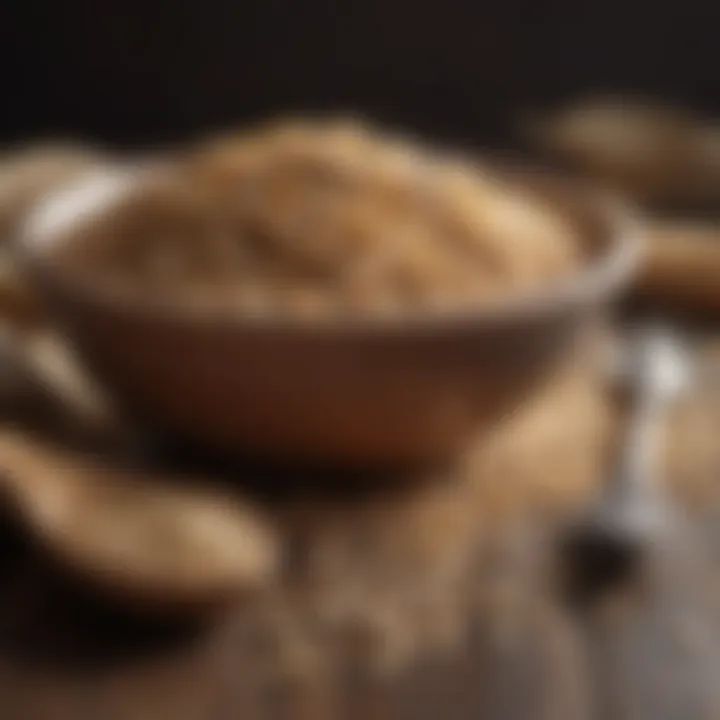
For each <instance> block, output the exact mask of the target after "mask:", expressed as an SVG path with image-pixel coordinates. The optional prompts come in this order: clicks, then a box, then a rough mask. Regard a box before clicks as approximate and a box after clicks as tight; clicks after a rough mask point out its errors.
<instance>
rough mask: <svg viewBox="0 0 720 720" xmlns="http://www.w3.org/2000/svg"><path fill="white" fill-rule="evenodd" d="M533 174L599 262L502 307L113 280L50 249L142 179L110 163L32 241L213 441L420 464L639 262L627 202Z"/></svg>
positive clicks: (169, 408) (157, 407) (531, 180)
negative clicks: (417, 309)
mask: <svg viewBox="0 0 720 720" xmlns="http://www.w3.org/2000/svg"><path fill="white" fill-rule="evenodd" d="M521 179H522V181H523V182H525V183H526V184H527V187H528V188H529V189H531V190H532V191H533V192H537V193H540V194H542V195H543V196H544V197H546V198H547V199H548V201H549V202H552V203H554V204H556V205H557V207H558V209H560V210H561V211H562V212H566V213H570V215H571V217H572V218H573V219H574V220H575V221H576V222H577V224H578V228H580V229H581V232H580V233H579V238H580V241H581V242H582V243H583V244H584V250H585V251H586V252H587V263H586V264H585V265H584V266H583V267H581V268H580V269H578V270H577V272H575V273H574V274H572V275H570V276H568V277H566V278H565V279H564V280H563V281H562V282H559V283H557V282H556V283H555V284H553V285H552V286H549V287H545V288H542V289H540V290H538V291H537V292H535V293H531V294H528V295H525V296H522V297H520V296H512V297H508V298H507V301H505V302H503V303H501V304H499V305H494V306H493V307H477V308H476V309H472V310H464V311H462V312H454V313H447V312H446V313H444V314H442V315H440V314H438V315H433V316H429V315H428V316H414V317H411V318H407V319H403V320H402V321H400V320H388V319H379V318H378V319H373V318H361V319H353V320H347V321H343V322H339V321H338V322H336V323H323V324H316V325H312V324H308V323H307V322H303V323H301V322H296V323H295V322H291V321H289V320H279V319H274V320H273V319H258V318H249V317H245V316H242V315H240V314H237V315H232V316H228V315H227V314H224V315H221V314H220V313H214V312H212V311H210V310H208V309H207V308H205V309H200V308H198V310H197V311H196V312H194V311H188V310H180V309H179V308H177V307H169V306H161V305H158V304H149V303H148V302H147V301H144V300H142V298H140V297H138V298H137V300H135V299H134V298H132V299H131V298H127V297H123V298H120V297H118V296H117V295H113V294H112V293H111V292H110V291H108V290H107V288H105V287H104V286H103V284H102V281H101V280H100V279H98V281H97V282H88V281H80V280H79V278H77V277H75V276H74V275H73V274H72V272H70V271H69V270H68V268H66V267H63V266H61V265H60V263H59V262H57V261H55V260H54V258H53V253H52V252H47V250H48V249H49V248H50V247H51V246H52V245H53V243H55V242H58V241H59V240H60V239H61V238H67V236H68V231H69V232H70V234H72V229H73V228H74V227H78V228H79V227H80V226H81V224H82V220H83V218H84V217H86V216H88V215H89V214H94V213H98V212H102V211H104V210H106V209H108V208H109V207H110V206H111V205H112V204H113V203H114V202H116V201H117V200H118V199H119V198H120V197H122V196H123V193H125V192H126V191H127V190H128V188H131V187H134V186H135V185H136V183H137V182H138V170H136V169H116V170H115V171H113V172H104V173H103V174H102V175H98V176H97V177H95V178H94V180H88V181H85V182H83V183H80V184H78V185H77V186H75V187H73V188H69V189H66V190H65V191H63V192H61V193H58V194H57V195H55V196H54V197H52V198H49V199H48V200H47V202H46V203H44V204H43V205H42V206H41V207H39V208H38V209H37V211H36V212H35V213H34V214H33V216H32V217H31V218H30V221H29V222H28V224H27V226H26V228H25V232H24V233H23V238H22V248H23V256H24V258H25V261H26V263H27V266H28V269H29V270H30V272H31V273H32V276H33V277H34V278H35V280H36V281H37V284H38V287H39V288H40V290H41V292H42V293H43V294H44V296H45V297H46V299H47V300H48V304H49V306H50V307H52V308H54V310H55V311H56V312H57V315H58V318H59V320H60V321H61V322H62V323H63V325H64V327H65V328H66V329H67V332H68V334H69V336H70V338H71V339H72V340H73V341H74V343H75V345H76V347H77V348H78V349H79V351H80V353H81V355H82V357H83V358H84V359H85V360H86V361H87V363H88V366H89V367H90V368H91V369H92V370H93V371H94V372H95V373H96V374H97V375H98V377H99V378H100V379H102V380H103V381H104V382H105V383H106V384H107V386H108V387H109V388H110V389H111V390H112V391H114V394H115V396H116V397H117V398H118V399H119V400H120V402H121V403H122V404H123V405H124V406H125V407H126V408H127V410H128V411H129V412H131V413H134V414H135V416H136V417H138V418H143V421H146V422H149V423H150V424H151V425H152V426H156V427H158V428H160V429H162V430H163V431H169V432H170V433H172V434H173V435H174V436H175V437H178V438H185V439H188V440H190V441H192V442H194V443H199V444H201V445H202V446H205V447H206V448H209V449H217V450H223V451H230V452H233V453H247V452H250V453H251V454H253V455H260V456H269V457H271V458H274V459H281V460H290V461H292V462H300V461H302V462H309V463H312V464H314V463H321V464H326V465H340V466H354V467H355V466H361V467H366V466H367V467H375V466H395V465H415V464H418V463H426V462H431V461H437V460H438V459H441V458H445V457H448V456H451V455H452V454H454V453H457V452H459V451H461V450H462V449H463V448H464V447H465V446H466V444H467V443H468V442H469V441H470V439H472V438H477V435H478V433H481V432H482V431H483V430H484V429H486V428H488V427H490V426H492V425H494V424H496V423H497V422H498V420H499V419H500V418H501V417H503V416H504V415H506V414H507V413H509V412H511V411H512V410H513V409H515V408H516V407H517V406H518V405H519V404H520V403H522V402H523V400H525V399H526V398H528V396H529V395H531V394H532V393H533V392H534V391H536V390H538V389H539V386H540V385H541V384H542V383H543V382H544V381H545V379H546V378H548V376H549V375H550V374H551V373H552V372H553V370H554V369H555V368H557V367H558V366H559V365H560V364H562V363H563V362H566V361H567V359H568V357H569V355H570V353H571V351H572V348H573V346H574V345H576V343H575V341H576V339H577V338H578V336H579V335H580V334H581V331H582V330H583V329H584V328H586V327H587V326H588V325H589V324H590V323H591V322H592V319H593V317H594V316H595V315H596V313H597V311H598V310H599V309H600V308H601V307H602V306H604V305H605V304H607V303H608V302H609V301H611V300H612V299H613V298H614V297H615V296H616V295H617V294H618V293H619V291H621V290H622V289H623V288H624V286H625V285H626V283H627V282H628V281H629V279H630V277H631V275H632V273H633V271H634V269H635V267H636V265H637V255H638V253H637V250H638V246H637V242H636V236H635V234H634V232H633V228H632V223H630V222H629V221H628V218H627V215H626V214H625V213H624V212H622V211H621V210H619V209H618V208H617V207H616V206H615V205H613V204H612V203H609V202H605V201H603V200H601V199H600V198H598V197H597V196H594V195H592V194H590V193H586V192H585V191H583V190H581V189H579V188H577V187H568V186H565V185H564V184H563V183H561V182H558V181H552V180H550V179H548V178H547V177H546V176H544V175H541V174H536V173H534V172H529V171H527V172H522V173H521Z"/></svg>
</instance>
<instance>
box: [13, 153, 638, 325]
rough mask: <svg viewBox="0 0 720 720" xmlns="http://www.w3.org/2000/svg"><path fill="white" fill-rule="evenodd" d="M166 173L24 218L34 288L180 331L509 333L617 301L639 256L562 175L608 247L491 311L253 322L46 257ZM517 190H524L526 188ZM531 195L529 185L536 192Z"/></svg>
mask: <svg viewBox="0 0 720 720" xmlns="http://www.w3.org/2000/svg"><path fill="white" fill-rule="evenodd" d="M165 167H167V163H164V162H160V163H158V162H154V163H142V162H141V163H137V162H135V163H127V162H126V163H122V162H118V163H116V164H114V165H108V166H106V167H104V168H102V169H101V170H94V171H91V172H88V173H86V174H84V175H83V176H82V177H80V178H79V179H76V180H75V181H74V182H71V183H69V184H67V185H64V186H63V187H61V188H59V189H55V190H54V191H52V192H51V193H49V194H47V195H45V196H44V197H43V198H42V199H41V200H40V201H39V202H37V203H36V204H35V205H34V207H33V209H32V210H31V211H30V212H29V213H28V216H27V217H26V219H25V221H24V223H23V224H22V226H21V228H20V231H19V233H18V236H17V238H16V245H15V249H16V252H17V255H18V259H19V260H20V262H21V263H22V264H23V265H24V266H25V267H26V268H27V269H28V271H29V273H30V275H31V277H33V278H34V279H35V280H37V282H38V285H39V290H40V292H41V293H43V292H44V291H46V290H51V291H53V294H52V296H53V297H57V292H58V291H59V292H61V293H62V294H63V295H64V296H65V297H73V298H74V299H76V300H78V301H82V302H84V303H90V304H92V305H94V306H96V307H101V306H102V307H104V308H105V309H106V310H109V311H110V310H111V311H114V312H121V313H124V314H126V315H134V316H136V317H138V316H142V317H143V318H145V319H151V318H152V319H156V320H158V321H162V322H166V323H167V322H171V323H175V324H182V325H202V326H206V327H217V326H222V327H228V328H232V327H236V328H242V329H245V330H249V329H254V330H267V331H271V330H273V331H278V330H282V331H290V332H298V333H313V334H319V333H328V334H330V333H334V334H336V333H352V332H356V331H362V332H371V333H375V332H388V331H391V332H396V333H397V332H398V331H410V330H412V331H419V332H425V331H431V332H436V331H440V330H443V329H451V328H455V329H459V328H462V327H476V326H477V325H498V324H513V323H514V322H518V321H523V320H528V319H531V318H540V317H547V316H548V315H550V316H552V315H555V314H559V313H562V312H563V311H565V310H567V309H569V308H573V307H577V306H582V305H584V304H593V303H596V302H600V301H602V300H603V298H605V297H607V298H612V297H613V296H614V295H615V293H616V292H618V291H619V290H621V289H622V288H623V287H624V286H625V285H626V284H627V283H628V282H629V281H630V279H631V277H632V275H633V274H634V272H635V271H636V270H637V268H638V266H639V262H640V258H641V257H642V251H643V245H644V243H643V242H642V239H643V235H642V233H641V230H640V223H639V222H638V221H637V220H636V214H635V213H634V212H633V211H632V209H631V207H630V206H629V205H628V204H627V203H626V202H624V201H622V200H620V199H619V198H618V197H617V196H614V195H613V194H611V193H608V192H607V191H603V190H599V189H597V188H593V187H592V186H589V185H585V184H583V183H579V182H576V181H575V180H573V181H572V182H570V181H568V179H567V178H565V179H563V177H562V176H561V175H560V176H558V175H557V174H552V173H551V174H550V175H548V174H547V173H543V175H542V177H543V180H544V181H545V183H546V184H547V181H548V180H550V184H551V185H552V186H554V187H555V189H557V190H559V191H562V192H563V193H564V194H565V195H566V196H572V197H574V198H575V199H581V200H584V201H585V203H586V204H587V205H588V207H590V208H591V210H592V212H593V214H594V215H595V216H596V218H597V219H599V220H600V221H601V224H602V228H603V234H605V235H606V242H605V243H603V245H604V247H603V248H602V250H601V251H600V252H599V253H598V255H597V257H593V258H591V259H590V260H589V261H588V262H587V263H585V264H583V265H582V266H581V267H580V268H578V269H577V270H574V271H572V272H570V273H568V274H567V275H566V276H564V277H562V278H560V279H556V280H554V281H552V283H550V284H547V285H540V286H539V287H537V288H533V289H531V290H528V291H524V292H520V293H517V292H514V293H511V294H508V295H507V296H502V297H501V298H499V299H498V300H496V301H493V302H490V303H488V302H487V301H485V302H483V301H480V302H479V303H478V304H475V303H468V304H464V305H462V306H461V307H452V306H450V307H444V308H438V309H435V310H428V309H423V311H422V312H413V311H412V310H411V311H409V312H408V313H406V314H405V313H401V314H397V315H395V314H393V315H373V314H370V313H368V314H357V315H354V314H347V315H338V316H331V317H327V318H322V319H320V320H312V319H306V318H302V317H293V316H291V315H270V314H268V315H263V314H258V315H253V314H249V313H242V312H237V311H234V310H232V309H228V308H217V307H213V306H212V305H209V304H208V305H205V304H202V305H181V304H177V303H174V302H172V301H159V300H157V299H153V300H148V299H147V298H143V297H142V296H141V295H138V296H134V295H133V294H132V293H125V292H118V291H117V290H116V289H113V288H111V287H110V286H108V285H103V283H102V282H93V281H92V280H90V279H89V277H88V275H86V274H85V273H78V272H73V271H72V269H71V268H68V267H67V266H65V265H63V263H62V262H56V261H54V258H53V254H52V253H51V252H48V251H47V249H48V248H49V247H52V245H53V243H56V242H58V241H60V240H63V239H65V241H67V237H68V235H69V233H71V232H72V230H73V228H74V227H81V226H82V222H83V221H85V220H87V219H90V218H92V217H97V215H98V214H101V213H102V212H106V211H107V210H108V209H110V208H111V207H112V206H113V203H115V202H119V201H120V200H122V199H123V197H124V193H127V192H130V191H131V190H133V189H134V188H136V187H137V182H138V181H139V180H140V181H142V180H143V179H144V177H146V176H148V177H151V176H152V175H153V174H154V173H155V172H157V171H158V170H161V171H162V169H163V168H165ZM512 170H513V174H515V175H518V176H519V177H520V178H523V176H524V177H525V178H526V181H525V182H527V178H532V177H533V175H537V173H538V169H537V168H536V167H535V168H534V167H533V166H525V167H522V166H520V168H519V170H520V172H519V173H518V172H517V170H518V168H513V169H512ZM519 182H520V183H521V184H522V182H523V180H522V179H520V180H519ZM529 186H532V183H530V185H529Z"/></svg>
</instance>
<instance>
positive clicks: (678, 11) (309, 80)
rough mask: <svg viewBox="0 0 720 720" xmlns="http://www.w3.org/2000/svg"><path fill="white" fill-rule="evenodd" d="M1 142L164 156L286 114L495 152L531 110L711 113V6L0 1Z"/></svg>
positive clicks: (718, 12)
mask: <svg viewBox="0 0 720 720" xmlns="http://www.w3.org/2000/svg"><path fill="white" fill-rule="evenodd" d="M0 5H1V6H2V11H1V13H2V16H3V18H2V22H0V60H1V61H2V64H1V65H0V68H1V70H0V73H1V74H2V85H3V87H4V88H5V89H6V92H5V97H6V101H5V103H4V106H3V107H2V112H1V113H0V115H1V117H0V139H3V140H5V141H14V140H17V139H20V138H26V137H32V136H37V135H50V134H63V135H80V136H85V137H90V138H94V139H99V140H103V141H107V142H111V143H115V144H123V145H128V144H129V145H136V144H144V143H154V142H158V141H160V142H162V141H172V140H175V139H180V138H183V137H186V136H188V135H194V134H197V133H199V132H203V131H206V130H209V129H213V128H218V127H222V126H227V125H232V124H233V123H236V122H241V121H244V120H247V119H253V118H257V117H260V116H263V115H267V114H271V113H274V112H277V111H281V110H287V109H306V110H308V109H326V108H339V109H347V110H357V111H361V112H364V113H367V114H370V115H373V116H377V117H379V118H380V119H383V120H388V121H391V122H393V123H396V124H399V125H403V126H409V127H413V128H416V129H419V130H421V131H424V132H427V133H431V134H434V135H437V136H441V137H451V138H453V139H455V140H464V139H470V140H474V141H480V142H493V143H504V142H507V141H508V140H509V136H510V132H509V128H510V126H511V120H512V119H513V118H515V117H517V115H518V114H519V113H522V112H524V111H525V110H528V109H534V108H538V107H543V106H546V105H548V104H552V103H554V102H556V101H559V100H563V99H567V98H572V97H575V96H577V95H578V94H580V95H582V94H586V93H588V92H603V91H615V92H623V91H624V92H636V93H641V94H642V95H649V96H651V97H658V98H661V99H662V98H664V99H670V100H674V101H676V102H680V103H683V104H687V105H690V106H693V107H695V108H697V109H700V110H703V111H706V112H709V113H714V112H716V111H718V110H720V92H719V90H720V81H719V80H718V75H720V70H719V69H718V66H719V65H720V63H718V60H719V59H720V50H718V43H719V38H718V35H719V34H720V3H718V2H716V1H714V0H708V1H707V2H704V3H700V2H696V1H691V2H687V1H686V2H682V3H675V2H667V3H666V4H662V3H661V2H659V0H658V1H656V2H647V1H640V0H634V1H633V2H625V3H623V2H617V1H615V0H608V1H607V2H590V3H589V2H582V1H581V0H574V1H570V0H564V1H563V2H558V1H555V2H542V0H526V2H517V1H515V2H502V0H497V1H496V2H483V1H482V0H435V1H433V2H421V1H420V0H416V1H415V2H413V1H412V0H387V1H385V2H383V1H382V0H364V1H363V2H356V1H355V0H352V1H346V2H343V1H342V0H335V2H331V1H330V0H324V1H321V0H295V1H294V2H291V1H290V0H252V1H249V0H245V1H244V0H174V1H173V2H170V1H169V0H160V1H156V2H154V1H153V0H123V1H122V2H120V1H119V0H65V1H64V2H63V1H61V0H46V1H45V2H41V1H38V0H0Z"/></svg>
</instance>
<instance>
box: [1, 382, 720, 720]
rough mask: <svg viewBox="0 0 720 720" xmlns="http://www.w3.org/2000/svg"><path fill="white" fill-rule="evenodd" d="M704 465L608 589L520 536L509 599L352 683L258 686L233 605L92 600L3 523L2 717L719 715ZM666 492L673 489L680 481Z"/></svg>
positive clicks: (717, 552) (719, 643)
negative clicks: (154, 605)
mask: <svg viewBox="0 0 720 720" xmlns="http://www.w3.org/2000/svg"><path fill="white" fill-rule="evenodd" d="M710 395H711V393H710V392H709V391H708V393H705V398H704V400H707V399H708V397H710ZM714 402H716V401H714ZM717 406H718V408H720V403H718V405H717ZM686 462H687V460H686ZM703 462H706V460H703ZM707 462H709V461H707ZM717 467H718V468H720V465H718V466H717ZM700 470H702V472H700ZM700 470H699V471H698V473H699V474H700V475H702V476H703V478H704V480H702V482H701V481H700V480H697V477H698V476H699V475H698V473H695V474H693V473H690V474H689V475H692V477H693V478H694V480H692V482H693V483H694V485H693V492H692V493H690V494H692V502H688V503H683V502H680V503H679V504H678V507H679V508H680V509H681V511H682V521H681V522H679V523H678V528H677V530H676V531H675V532H674V534H673V537H672V538H671V539H669V540H668V541H667V542H664V543H661V544H660V545H658V547H657V548H655V549H654V551H653V553H652V554H651V556H650V558H649V562H648V564H647V567H646V572H645V573H643V574H642V575H641V576H639V577H637V578H635V579H634V580H633V582H632V583H630V584H629V585H627V586H626V587H623V588H621V589H620V590H619V591H618V592H616V593H613V594H612V596H610V597H609V598H606V599H605V600H603V601H602V602H599V603H596V604H593V605H591V606H579V605H573V604H570V603H568V601H567V598H566V597H565V595H564V594H563V593H562V592H561V591H560V584H559V583H558V582H555V581H554V580H553V578H555V577H556V576H555V575H554V573H553V572H551V570H552V569H553V568H554V567H555V562H554V561H555V559H556V556H555V555H554V554H553V553H552V552H551V551H550V549H549V547H548V545H546V544H543V543H533V542H530V543H524V544H522V543H520V544H518V545H517V548H518V549H517V552H515V554H514V555H511V560H510V561H507V562H505V563H504V565H503V569H502V572H504V573H505V574H506V575H507V576H508V577H507V578H506V582H507V584H508V586H509V587H514V588H515V592H514V595H513V594H511V595H510V596H509V597H511V598H513V599H512V600H510V601H504V602H503V603H500V605H499V606H498V607H499V608H500V609H498V610H497V611H495V612H493V613H490V614H489V615H488V614H483V613H476V614H475V615H474V617H473V621H472V623H471V625H470V627H469V628H467V632H466V640H467V642H466V643H461V645H460V646H459V647H455V648H454V650H453V651H452V652H451V653H442V652H436V653H429V654H426V655H419V656H418V659H417V661H415V662H413V663H411V664H410V665H409V666H408V667H407V668H405V669H403V670H402V672H398V673H391V674H382V673H379V674H377V675H372V676H362V677H361V676H360V675H356V674H354V673H353V672H352V668H350V670H349V671H348V672H347V675H346V676H345V675H343V678H342V681H340V680H338V679H337V678H336V679H334V680H333V681H332V682H329V683H328V684H327V685H325V686H323V687H313V683H312V682H310V683H308V682H301V683H296V682H293V679H292V678H290V679H289V680H287V681H286V682H285V681H283V682H278V681H277V680H276V679H275V680H273V681H272V682H269V681H268V682H265V681H263V680H262V678H260V681H258V678H259V674H260V673H261V670H260V667H261V665H262V662H261V660H260V657H261V655H262V653H264V652H266V651H267V648H258V647H256V646H254V645H253V644H252V642H249V641H248V640H247V636H246V633H247V630H248V627H247V625H248V623H247V617H246V613H245V612H244V611H243V612H235V611H234V612H232V613H229V614H228V616H227V617H224V618H222V619H220V620H219V619H215V620H214V621H213V622H212V623H210V624H208V625H202V626H198V627H195V626H192V627H188V626H185V625H183V626H175V625H172V624H168V625H167V626H166V625H165V624H163V623H158V622H156V621H152V622H150V621H147V620H142V619H139V618H136V619H131V618H129V617H128V616H127V615H126V614H123V613H117V612H114V611H111V610H109V609H108V608H107V607H104V608H103V607H101V606H98V605H96V604H95V603H93V602H91V601H90V600H89V599H88V598H87V597H86V596H85V595H83V594H78V593H77V592H76V590H75V589H71V588H69V586H68V585H67V584H66V582H65V581H64V580H63V579H62V576H61V575H60V576H59V575H58V573H57V571H55V570H54V569H53V568H50V567H48V565H47V562H46V561H45V560H44V558H43V557H42V555H41V554H38V552H37V550H36V549H34V548H33V547H31V546H30V545H29V544H28V543H27V542H26V541H25V540H24V539H23V536H22V533H19V532H17V531H16V530H15V529H14V528H13V527H12V523H9V524H8V526H7V527H6V530H5V532H4V536H3V538H2V543H0V547H2V548H3V554H2V578H3V583H2V593H1V594H0V708H2V710H1V711H0V712H1V713H2V714H1V717H2V718H3V719H6V720H46V719H47V720H65V719H67V720H85V719H88V720H135V719H145V718H147V719H148V720H166V719H167V720H215V719H216V718H217V720H221V719H222V720H225V719H232V718H248V719H252V718H256V717H257V718H289V719H290V718H293V719H294V718H298V719H304V718H318V719H322V718H334V717H338V718H346V717H347V718H355V717H357V718H367V719H370V718H377V719H378V720H379V719H381V718H382V719H383V720H385V719H387V720H394V719H395V718H397V719H398V720H400V719H403V718H408V720H409V719H411V718H412V719H413V720H421V719H423V718H428V719H430V718H432V719H433V720H435V719H436V718H443V720H445V719H447V720H451V719H453V720H454V719H455V718H457V719H459V720H460V719H461V720H464V719H466V718H467V720H470V719H471V718H472V719H473V720H476V719H477V718H480V717H486V718H492V719H493V720H495V719H497V720H535V719H538V720H540V719H544V718H547V719H548V720H566V719H567V720H575V719H576V718H577V719H578V720H580V719H585V718H587V719H590V718H599V719H601V720H605V719H608V720H610V719H612V720H624V719H626V718H627V719H628V720H675V719H677V720H704V719H705V718H708V719H709V718H717V717H720V566H719V563H720V530H719V529H718V528H720V525H718V516H717V514H716V513H715V512H714V504H713V501H714V498H715V495H714V493H713V490H712V478H714V477H715V470H716V468H713V467H704V468H701V469H700ZM703 473H704V474H703ZM708 477H709V478H710V481H708ZM688 482H690V481H688ZM703 483H704V484H703ZM677 487H679V488H680V490H681V493H680V495H681V496H682V492H683V487H684V486H683V484H682V483H681V482H679V481H678V484H677ZM698 488H699V489H698ZM686 506H687V507H688V510H687V515H686V514H685V507H686ZM543 537H544V538H545V539H547V536H545V535H543ZM513 547H515V546H513ZM490 616H491V617H492V619H491V620H490V619H488V618H489V617H490ZM250 624H252V621H251V622H250ZM317 677H321V675H318V676H317ZM318 682H319V683H321V684H322V682H323V681H322V680H318Z"/></svg>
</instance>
